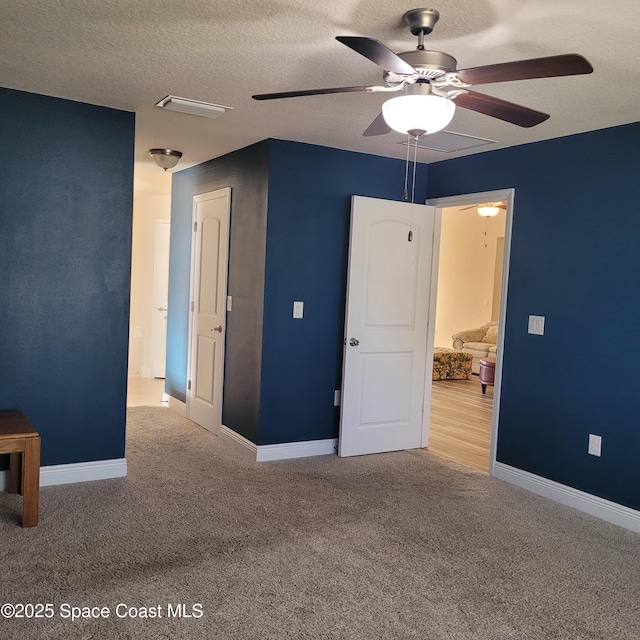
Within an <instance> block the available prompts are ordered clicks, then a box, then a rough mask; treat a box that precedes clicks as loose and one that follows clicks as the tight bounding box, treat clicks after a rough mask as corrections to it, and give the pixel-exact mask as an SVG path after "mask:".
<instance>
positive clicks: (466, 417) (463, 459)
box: [429, 376, 493, 471]
mask: <svg viewBox="0 0 640 640" xmlns="http://www.w3.org/2000/svg"><path fill="white" fill-rule="evenodd" d="M431 394H432V395H431V424H430V427H429V451H431V453H435V454H436V455H439V456H441V457H443V458H448V459H449V460H454V461H455V462H458V463H459V464H463V465H465V466H467V467H473V468H474V469H478V470H479V471H489V447H490V443H491V415H492V411H493V387H487V392H486V395H483V394H482V388H481V386H480V381H479V380H478V376H473V379H472V380H438V381H435V382H433V386H432V392H431Z"/></svg>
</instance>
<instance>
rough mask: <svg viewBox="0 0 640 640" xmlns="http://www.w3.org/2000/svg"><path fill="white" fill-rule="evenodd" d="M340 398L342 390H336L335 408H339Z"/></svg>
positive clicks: (334, 393) (334, 396) (334, 395)
mask: <svg viewBox="0 0 640 640" xmlns="http://www.w3.org/2000/svg"><path fill="white" fill-rule="evenodd" d="M340 396H341V393H340V389H336V390H335V391H334V392H333V406H334V407H339V406H340Z"/></svg>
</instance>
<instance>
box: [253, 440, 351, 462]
mask: <svg viewBox="0 0 640 640" xmlns="http://www.w3.org/2000/svg"><path fill="white" fill-rule="evenodd" d="M337 446H338V439H337V438H329V439H327V440H306V441H305V442H283V443H282V444H263V445H261V446H259V447H258V460H257V462H268V461H269V460H288V459H290V458H309V457H311V456H329V455H336V453H337V450H336V447H337Z"/></svg>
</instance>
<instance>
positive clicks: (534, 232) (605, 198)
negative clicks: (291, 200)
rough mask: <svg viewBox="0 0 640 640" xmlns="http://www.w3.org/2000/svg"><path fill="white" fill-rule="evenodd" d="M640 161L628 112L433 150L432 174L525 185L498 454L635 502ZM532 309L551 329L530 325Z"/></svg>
mask: <svg viewBox="0 0 640 640" xmlns="http://www.w3.org/2000/svg"><path fill="white" fill-rule="evenodd" d="M639 167H640V124H631V125H627V126H622V127H616V128H612V129H605V130H602V131H596V132H591V133H585V134H582V135H576V136H571V137H566V138H560V139H556V140H550V141H545V142H539V143H536V144H529V145H525V146H521V147H515V148H510V149H504V150H499V151H494V152H488V153H481V154H479V155H476V156H470V157H466V158H461V159H456V160H450V161H447V162H440V163H436V164H432V165H430V166H429V185H428V195H429V197H436V196H444V195H454V194H461V193H470V192H476V191H485V190H490V189H500V188H506V187H515V190H516V191H515V208H514V224H513V235H512V245H511V266H510V272H509V292H508V298H507V323H506V327H505V348H504V368H503V386H502V402H501V409H500V426H499V438H498V460H499V461H500V462H504V463H506V464H509V465H512V466H514V467H517V468H519V469H524V470H526V471H529V472H532V473H535V474H538V475H540V476H543V477H545V478H549V479H551V480H555V481H557V482H560V483H563V484H566V485H569V486H571V487H575V488H577V489H580V490H583V491H586V492H589V493H592V494H595V495H598V496H600V497H603V498H606V499H609V500H612V501H614V502H618V503H620V504H623V505H626V506H628V507H632V508H635V509H640V423H639V419H638V416H639V415H640V394H639V393H638V379H639V378H638V376H639V373H638V359H639V357H640V338H639V337H638V336H639V335H640V334H639V332H638V325H639V322H640V294H639V293H638V282H637V281H638V273H639V269H640V215H639V213H638V203H639V202H640V180H639V179H638V168H639ZM529 314H535V315H543V316H545V317H546V323H545V335H544V336H533V335H528V334H527V318H528V315H529ZM589 433H595V434H598V435H601V436H602V457H601V458H597V457H593V456H590V455H587V439H588V434H589Z"/></svg>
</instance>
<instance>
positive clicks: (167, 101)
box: [156, 96, 233, 118]
mask: <svg viewBox="0 0 640 640" xmlns="http://www.w3.org/2000/svg"><path fill="white" fill-rule="evenodd" d="M156 107H161V108H162V109H167V110H168V111H179V112H180V113H188V114H189V115H191V116H202V117H203V118H217V117H218V116H221V115H222V114H223V113H225V111H231V110H233V107H223V106H222V105H221V104H211V103H210V102H201V101H200V100H191V98H180V97H178V96H167V97H166V98H162V100H160V102H158V104H156Z"/></svg>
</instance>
